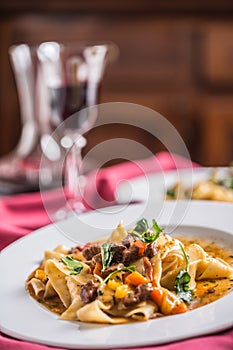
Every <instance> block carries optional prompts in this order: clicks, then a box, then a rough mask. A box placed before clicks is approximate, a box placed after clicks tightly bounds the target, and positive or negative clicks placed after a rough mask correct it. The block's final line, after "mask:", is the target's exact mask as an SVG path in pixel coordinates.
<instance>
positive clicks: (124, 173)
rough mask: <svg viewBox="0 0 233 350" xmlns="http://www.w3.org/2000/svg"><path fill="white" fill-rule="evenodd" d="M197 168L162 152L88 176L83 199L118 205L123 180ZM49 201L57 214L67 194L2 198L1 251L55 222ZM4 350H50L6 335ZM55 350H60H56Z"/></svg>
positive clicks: (206, 345)
mask: <svg viewBox="0 0 233 350" xmlns="http://www.w3.org/2000/svg"><path fill="white" fill-rule="evenodd" d="M196 166H198V165H197V164H194V163H191V162H190V161H189V160H188V159H185V158H183V157H180V156H178V155H171V154H169V153H167V152H161V153H158V154H157V155H156V156H154V157H152V158H149V159H144V160H139V161H134V162H126V163H123V164H120V165H116V166H113V167H109V168H105V169H100V170H99V171H94V172H92V173H91V174H89V175H88V176H87V179H86V180H87V186H86V187H85V191H84V193H83V198H82V200H83V204H84V205H85V207H86V209H87V210H90V209H95V208H98V207H103V206H107V205H112V204H114V203H115V192H116V188H117V185H118V183H119V182H120V181H122V180H127V179H131V178H134V177H138V176H141V175H146V174H149V173H156V172H159V171H167V170H172V169H176V168H189V167H196ZM42 199H43V200H42ZM45 200H46V207H47V208H48V206H49V207H50V208H53V209H54V210H57V209H59V206H60V203H61V202H62V201H63V200H64V192H63V190H61V189H57V190H51V191H48V192H46V193H45V194H44V193H43V194H42V195H41V193H28V194H18V195H13V196H9V197H2V198H1V199H0V216H1V220H0V249H3V248H4V247H6V246H7V245H8V244H10V243H11V242H13V241H15V240H16V239H18V238H20V237H22V236H24V235H27V234H29V233H30V232H31V231H33V230H35V229H37V228H40V227H43V226H45V225H47V224H49V223H50V222H51V218H50V216H49V215H48V212H47V211H46V209H45V208H44V203H43V201H45ZM171 331H172V330H171ZM232 340H233V331H232V330H228V331H226V332H222V333H219V334H215V335H211V336H204V337H199V338H196V339H190V340H185V341H181V342H177V343H172V344H167V345H160V346H153V347H148V348H147V349H150V350H153V349H160V350H183V349H189V350H196V349H200V350H202V349H203V350H204V349H205V350H206V349H207V350H230V349H232V343H233V342H232ZM0 349H1V350H46V349H49V347H48V346H44V345H39V344H34V343H30V342H25V341H21V340H17V339H13V338H11V337H8V336H6V335H4V334H2V335H0ZM53 349H54V350H56V349H55V348H53ZM134 350H136V349H134ZM137 350H142V348H137Z"/></svg>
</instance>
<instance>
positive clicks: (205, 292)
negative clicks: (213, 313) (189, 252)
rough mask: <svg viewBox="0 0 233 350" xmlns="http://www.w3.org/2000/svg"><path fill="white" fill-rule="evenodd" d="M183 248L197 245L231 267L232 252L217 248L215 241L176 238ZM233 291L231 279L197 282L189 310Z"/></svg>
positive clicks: (232, 263)
mask: <svg viewBox="0 0 233 350" xmlns="http://www.w3.org/2000/svg"><path fill="white" fill-rule="evenodd" d="M176 238H178V239H179V240H180V241H181V242H182V243H183V244H184V246H187V245H190V244H193V243H196V244H199V245H200V246H201V247H202V248H203V249H204V250H205V251H206V252H207V253H208V254H209V255H210V256H211V257H213V258H217V257H218V258H221V259H223V260H224V261H226V262H227V263H228V264H229V265H230V266H233V252H230V251H229V250H228V249H226V248H225V247H222V246H219V245H217V244H216V243H215V241H210V240H205V239H202V238H199V237H193V238H191V239H187V238H186V237H183V236H176ZM231 291H233V279H231V280H230V279H229V278H222V279H213V280H203V281H197V285H196V289H195V294H194V296H193V300H192V302H191V303H190V305H189V309H190V310H191V309H195V308H197V307H200V306H203V305H206V304H209V303H211V302H213V301H215V300H217V299H219V298H222V297H223V296H224V295H226V294H228V293H229V292H231Z"/></svg>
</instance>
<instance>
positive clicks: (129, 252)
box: [122, 245, 140, 266]
mask: <svg viewBox="0 0 233 350" xmlns="http://www.w3.org/2000/svg"><path fill="white" fill-rule="evenodd" d="M139 258H140V256H139V249H138V247H136V246H135V245H131V246H130V247H129V248H128V249H126V250H124V251H123V259H122V261H123V263H124V264H125V265H126V266H129V265H130V264H131V263H132V262H133V261H135V260H138V259H139Z"/></svg>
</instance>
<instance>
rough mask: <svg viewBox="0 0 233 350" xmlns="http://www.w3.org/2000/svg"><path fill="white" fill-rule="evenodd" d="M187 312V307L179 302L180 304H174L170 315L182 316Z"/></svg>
mask: <svg viewBox="0 0 233 350" xmlns="http://www.w3.org/2000/svg"><path fill="white" fill-rule="evenodd" d="M187 311H188V307H187V305H186V304H185V303H184V302H183V301H181V302H180V303H178V304H176V305H175V306H174V307H173V309H172V311H171V314H172V315H175V314H182V313H183V312H187Z"/></svg>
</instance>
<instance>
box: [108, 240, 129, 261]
mask: <svg viewBox="0 0 233 350" xmlns="http://www.w3.org/2000/svg"><path fill="white" fill-rule="evenodd" d="M125 249H126V247H125V246H124V245H123V244H113V245H112V247H111V251H112V252H113V258H112V261H111V264H118V263H121V262H122V261H123V252H124V250H125Z"/></svg>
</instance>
